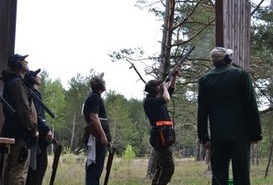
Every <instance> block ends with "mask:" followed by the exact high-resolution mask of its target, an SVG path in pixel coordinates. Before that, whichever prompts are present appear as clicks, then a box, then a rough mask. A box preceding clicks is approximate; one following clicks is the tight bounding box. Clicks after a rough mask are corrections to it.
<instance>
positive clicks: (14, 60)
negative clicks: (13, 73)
mask: <svg viewBox="0 0 273 185" xmlns="http://www.w3.org/2000/svg"><path fill="white" fill-rule="evenodd" d="M27 57H28V55H19V54H12V55H10V56H9V57H8V66H9V67H10V68H20V64H19V62H22V61H24V60H25V59H26V58H27Z"/></svg>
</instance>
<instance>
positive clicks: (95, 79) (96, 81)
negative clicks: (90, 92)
mask: <svg viewBox="0 0 273 185" xmlns="http://www.w3.org/2000/svg"><path fill="white" fill-rule="evenodd" d="M103 76H104V73H101V74H100V75H96V76H94V77H93V78H91V82H90V85H91V87H93V86H94V87H95V86H97V85H100V84H104V83H105V81H104V80H103Z"/></svg>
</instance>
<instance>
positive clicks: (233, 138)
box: [198, 47, 262, 185]
mask: <svg viewBox="0 0 273 185" xmlns="http://www.w3.org/2000/svg"><path fill="white" fill-rule="evenodd" d="M232 53H233V51H232V50H231V49H226V48H223V47H215V48H214V49H213V50H212V51H211V52H210V56H211V60H212V62H213V65H214V66H215V68H214V69H213V70H211V71H210V72H208V73H207V74H205V75H204V76H202V77H201V78H200V79H199V94H198V137H199V141H200V143H201V144H203V145H204V147H205V148H207V149H209V148H210V150H211V168H212V185H228V179H229V163H230V161H231V162H232V172H233V179H234V185H250V177H249V172H250V145H251V144H252V143H257V142H258V141H260V140H261V139H262V131H261V123H260V117H259V112H258V108H257V103H256V96H255V92H254V89H253V87H252V82H251V79H250V76H249V74H248V73H247V72H246V71H245V70H243V69H241V68H238V67H233V66H232V65H231V62H232V58H231V54H232Z"/></svg>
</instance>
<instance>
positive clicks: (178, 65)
mask: <svg viewBox="0 0 273 185" xmlns="http://www.w3.org/2000/svg"><path fill="white" fill-rule="evenodd" d="M194 49H195V46H192V47H191V48H190V49H189V51H188V52H187V53H186V54H185V55H184V56H183V58H182V59H181V60H179V61H178V63H177V65H176V66H175V67H174V68H173V70H172V71H171V72H170V73H169V74H168V75H167V76H166V78H165V80H164V82H167V80H168V79H169V78H170V76H171V75H172V74H173V73H174V72H175V71H176V70H177V68H179V67H180V66H181V65H182V64H183V62H185V61H186V60H187V58H188V56H189V55H190V54H191V52H192V51H193V50H194Z"/></svg>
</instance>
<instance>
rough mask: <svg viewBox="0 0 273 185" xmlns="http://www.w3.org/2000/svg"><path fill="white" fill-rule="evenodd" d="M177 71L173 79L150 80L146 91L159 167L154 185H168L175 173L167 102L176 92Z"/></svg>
mask: <svg viewBox="0 0 273 185" xmlns="http://www.w3.org/2000/svg"><path fill="white" fill-rule="evenodd" d="M177 74H178V73H177V72H175V74H174V75H173V78H172V79H171V81H168V82H162V81H161V80H150V81H149V82H147V84H146V85H145V89H144V91H146V92H147V93H148V94H147V96H146V98H145V99H144V103H143V108H144V111H145V114H146V115H147V117H148V119H149V122H150V126H151V129H150V144H151V145H152V147H153V149H154V152H155V158H156V160H157V168H156V171H155V175H154V176H153V179H152V185H166V184H168V183H169V182H170V180H171V178H172V175H173V173H174V162H173V153H172V149H171V146H172V145H173V144H174V142H175V141H174V140H175V133H174V130H173V123H172V121H171V119H170V116H169V113H168V110H167V106H166V104H167V103H168V102H169V101H170V95H172V94H173V92H174V87H175V81H176V76H177Z"/></svg>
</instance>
